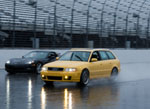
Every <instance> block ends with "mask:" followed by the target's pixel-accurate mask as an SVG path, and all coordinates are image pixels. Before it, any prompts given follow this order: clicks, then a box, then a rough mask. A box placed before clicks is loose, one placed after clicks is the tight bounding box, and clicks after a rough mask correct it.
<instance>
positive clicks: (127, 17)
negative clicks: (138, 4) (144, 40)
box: [125, 0, 135, 48]
mask: <svg viewBox="0 0 150 109" xmlns="http://www.w3.org/2000/svg"><path fill="white" fill-rule="evenodd" d="M134 1H135V0H132V1H131V2H130V5H129V7H128V10H127V15H126V19H125V20H126V24H125V48H126V42H127V36H128V22H129V11H130V9H131V6H132V5H133V3H134Z"/></svg>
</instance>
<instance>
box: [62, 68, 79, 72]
mask: <svg viewBox="0 0 150 109" xmlns="http://www.w3.org/2000/svg"><path fill="white" fill-rule="evenodd" d="M65 71H66V72H75V71H77V69H76V68H66V70H65Z"/></svg>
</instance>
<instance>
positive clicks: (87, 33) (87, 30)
mask: <svg viewBox="0 0 150 109" xmlns="http://www.w3.org/2000/svg"><path fill="white" fill-rule="evenodd" d="M92 1H93V0H90V1H89V4H88V9H87V19H86V38H85V48H86V47H88V38H89V14H90V7H91V4H92Z"/></svg>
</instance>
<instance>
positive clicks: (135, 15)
mask: <svg viewBox="0 0 150 109" xmlns="http://www.w3.org/2000/svg"><path fill="white" fill-rule="evenodd" d="M146 1H147V0H144V1H143V2H142V4H141V6H140V9H139V11H138V14H135V13H134V14H133V17H134V18H137V27H136V48H137V47H138V40H137V39H138V37H139V23H140V22H139V21H140V13H141V10H142V8H143V6H144V4H145V2H146Z"/></svg>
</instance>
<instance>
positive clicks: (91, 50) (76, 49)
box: [70, 48, 110, 52]
mask: <svg viewBox="0 0 150 109" xmlns="http://www.w3.org/2000/svg"><path fill="white" fill-rule="evenodd" d="M70 51H89V52H93V51H110V50H109V49H92V48H72V49H71V50H70Z"/></svg>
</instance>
